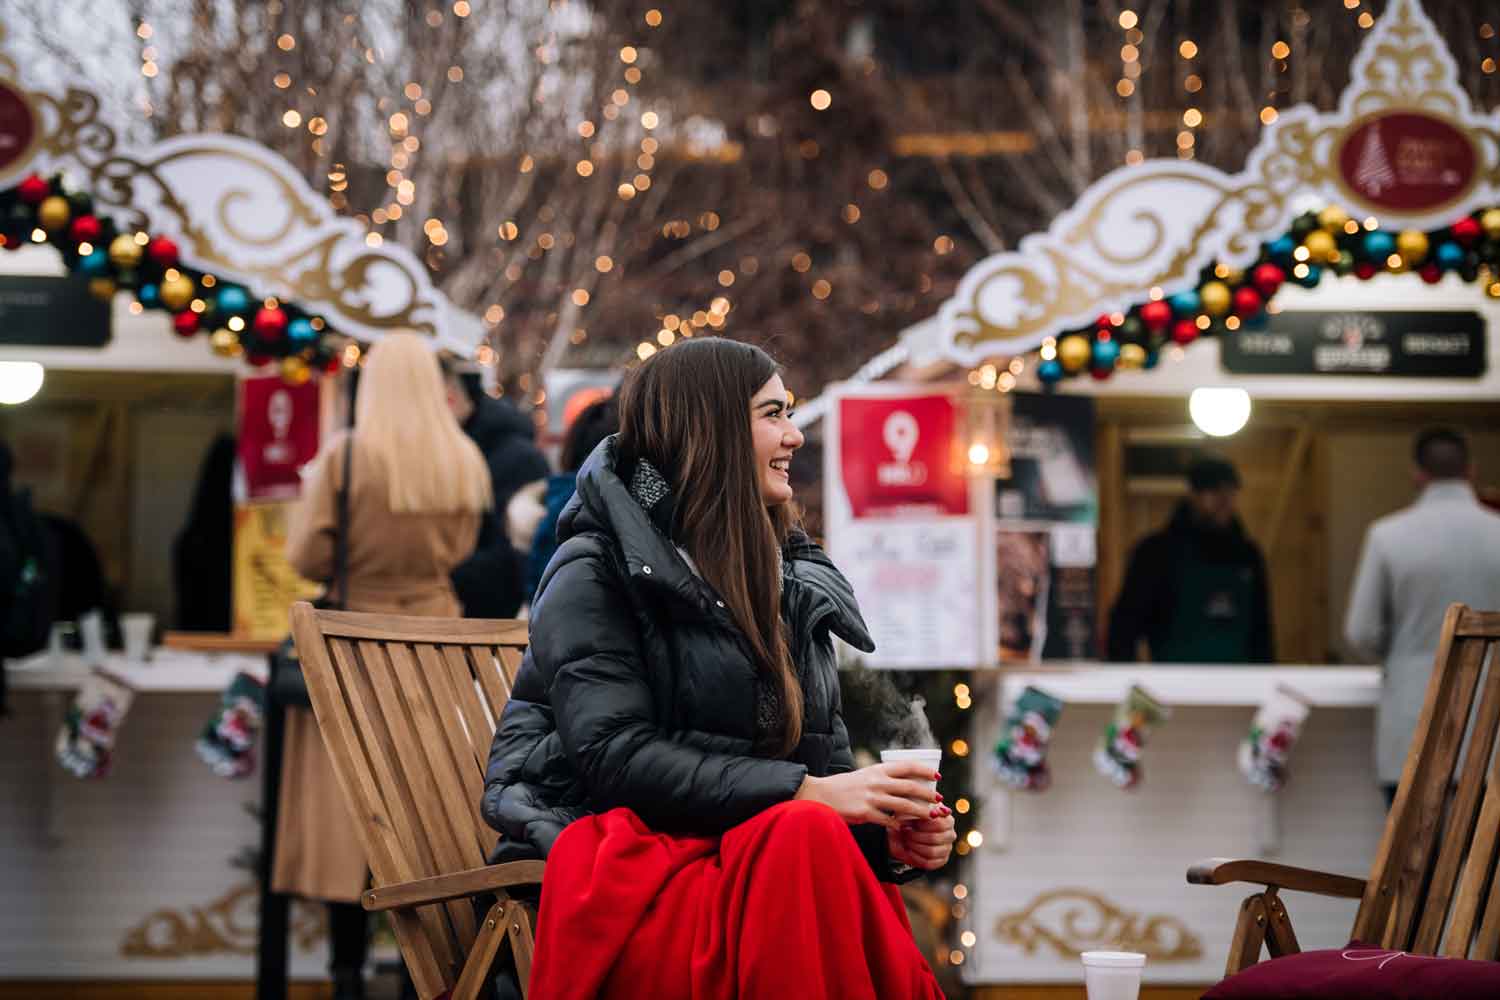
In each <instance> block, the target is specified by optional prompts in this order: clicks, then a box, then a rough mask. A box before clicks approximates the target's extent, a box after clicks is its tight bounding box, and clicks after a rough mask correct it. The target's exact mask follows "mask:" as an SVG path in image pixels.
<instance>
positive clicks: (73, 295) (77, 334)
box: [0, 274, 110, 347]
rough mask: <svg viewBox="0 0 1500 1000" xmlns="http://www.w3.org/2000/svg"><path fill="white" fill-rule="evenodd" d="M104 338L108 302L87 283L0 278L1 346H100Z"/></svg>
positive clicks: (81, 279) (83, 280) (72, 278)
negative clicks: (103, 300) (101, 298)
mask: <svg viewBox="0 0 1500 1000" xmlns="http://www.w3.org/2000/svg"><path fill="white" fill-rule="evenodd" d="M109 335H110V333H109V303H108V302H102V301H100V300H99V299H96V298H94V296H92V295H90V294H89V279H87V278H85V277H82V276H80V275H72V276H70V277H66V278H48V277H40V276H34V275H13V274H7V275H0V344H19V345H25V346H35V347H103V346H104V345H105V344H107V343H109Z"/></svg>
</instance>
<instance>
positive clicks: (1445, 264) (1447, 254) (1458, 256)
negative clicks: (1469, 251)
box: [1437, 243, 1464, 271]
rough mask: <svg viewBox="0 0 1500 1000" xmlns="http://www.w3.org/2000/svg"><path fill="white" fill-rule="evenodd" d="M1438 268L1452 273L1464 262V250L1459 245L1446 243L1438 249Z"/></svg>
mask: <svg viewBox="0 0 1500 1000" xmlns="http://www.w3.org/2000/svg"><path fill="white" fill-rule="evenodd" d="M1437 262H1438V266H1439V267H1441V268H1443V269H1444V270H1446V271H1451V270H1453V269H1454V268H1456V267H1458V265H1460V264H1462V263H1463V262H1464V248H1463V247H1461V246H1459V245H1458V244H1457V243H1444V244H1442V245H1441V246H1439V247H1438V248H1437Z"/></svg>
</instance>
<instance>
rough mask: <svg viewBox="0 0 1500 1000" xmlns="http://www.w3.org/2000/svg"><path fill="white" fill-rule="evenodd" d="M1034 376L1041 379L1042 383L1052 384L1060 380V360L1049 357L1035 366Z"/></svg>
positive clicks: (1061, 370) (1061, 367) (1061, 368)
mask: <svg viewBox="0 0 1500 1000" xmlns="http://www.w3.org/2000/svg"><path fill="white" fill-rule="evenodd" d="M1036 377H1037V378H1039V379H1041V380H1042V384H1043V385H1053V384H1055V383H1057V382H1060V381H1062V377H1063V366H1062V362H1060V361H1058V360H1057V359H1056V358H1050V359H1048V360H1046V361H1043V362H1042V363H1041V364H1039V365H1037V366H1036Z"/></svg>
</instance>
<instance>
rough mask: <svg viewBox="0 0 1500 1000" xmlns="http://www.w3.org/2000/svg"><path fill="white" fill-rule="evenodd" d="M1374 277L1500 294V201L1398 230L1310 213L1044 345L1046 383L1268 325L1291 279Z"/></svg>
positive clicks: (1145, 364)
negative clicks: (1237, 257)
mask: <svg viewBox="0 0 1500 1000" xmlns="http://www.w3.org/2000/svg"><path fill="white" fill-rule="evenodd" d="M1328 271H1332V272H1333V273H1334V274H1336V275H1338V276H1339V277H1344V276H1346V275H1350V274H1352V275H1354V276H1356V277H1358V278H1360V279H1361V280H1364V281H1368V280H1369V279H1370V278H1373V277H1374V276H1375V275H1376V274H1379V273H1380V272H1382V271H1387V272H1392V273H1400V272H1405V271H1415V272H1416V273H1417V274H1419V275H1420V276H1421V278H1422V280H1423V281H1425V282H1427V283H1428V284H1436V283H1437V282H1439V281H1441V280H1442V278H1443V275H1445V274H1447V273H1449V272H1453V273H1456V274H1457V275H1459V277H1461V278H1462V279H1463V280H1464V281H1467V282H1473V281H1477V280H1479V279H1480V278H1484V279H1485V280H1486V281H1488V282H1490V283H1489V285H1488V288H1489V292H1490V294H1492V295H1500V280H1495V279H1494V276H1495V275H1496V274H1500V208H1489V209H1484V210H1482V211H1478V212H1474V213H1473V214H1471V215H1466V216H1463V217H1462V218H1460V219H1458V220H1456V221H1455V222H1453V224H1452V225H1449V226H1445V227H1443V228H1441V229H1435V230H1430V231H1427V232H1423V231H1422V230H1418V229H1407V230H1402V231H1400V232H1398V233H1394V234H1393V233H1391V232H1390V231H1389V230H1384V229H1381V228H1380V227H1379V226H1378V224H1377V223H1376V221H1375V220H1374V219H1373V218H1372V219H1366V220H1364V221H1363V222H1359V221H1357V220H1355V219H1352V218H1350V216H1349V213H1348V212H1346V211H1344V210H1343V209H1342V208H1340V207H1338V206H1336V205H1331V206H1329V207H1327V208H1325V209H1323V210H1322V211H1321V212H1306V213H1304V214H1302V215H1301V216H1298V217H1297V219H1296V220H1295V221H1294V222H1293V223H1292V228H1291V231H1290V232H1288V233H1286V234H1285V235H1283V236H1281V237H1280V238H1278V239H1275V240H1272V241H1271V242H1269V243H1266V244H1263V245H1262V246H1261V251H1260V256H1259V258H1258V259H1257V260H1256V262H1255V263H1254V265H1252V266H1251V267H1250V268H1248V269H1245V270H1238V269H1232V268H1229V267H1226V266H1224V265H1223V264H1216V265H1213V266H1210V267H1206V268H1204V269H1203V271H1202V272H1201V273H1200V274H1199V276H1198V281H1197V283H1196V284H1195V285H1194V287H1192V288H1190V289H1185V290H1182V291H1179V292H1177V293H1175V294H1172V295H1164V294H1162V292H1161V290H1159V289H1153V290H1152V297H1151V299H1150V300H1149V301H1147V302H1144V303H1140V304H1138V305H1136V306H1134V307H1132V308H1131V309H1130V311H1129V312H1125V313H1113V314H1109V315H1104V316H1100V317H1099V318H1098V319H1097V320H1095V321H1094V322H1093V323H1092V324H1090V325H1089V326H1086V327H1083V328H1081V329H1077V330H1070V331H1068V332H1066V333H1064V334H1062V335H1061V336H1060V337H1058V338H1057V339H1056V340H1055V341H1054V340H1049V341H1047V342H1046V343H1044V344H1043V345H1042V349H1041V363H1040V364H1039V365H1038V366H1037V377H1038V378H1039V379H1040V380H1041V381H1042V383H1043V384H1045V385H1052V384H1055V383H1057V382H1059V381H1061V380H1062V379H1064V378H1068V377H1071V376H1076V375H1080V374H1082V373H1083V372H1085V371H1087V372H1088V373H1089V374H1090V375H1092V376H1093V377H1094V378H1096V379H1107V378H1109V377H1110V376H1111V375H1112V374H1114V372H1115V371H1116V370H1117V369H1133V368H1153V367H1155V366H1156V363H1157V361H1158V360H1159V358H1160V352H1161V349H1162V347H1163V346H1165V345H1166V344H1167V343H1168V342H1171V343H1175V344H1178V345H1181V346H1186V345H1188V344H1191V343H1192V342H1193V341H1195V340H1197V339H1198V338H1199V337H1202V336H1224V335H1226V334H1229V333H1233V332H1234V331H1236V330H1240V329H1244V328H1251V329H1253V328H1254V327H1256V326H1257V325H1261V324H1264V322H1265V312H1266V306H1267V304H1268V303H1269V302H1270V301H1271V299H1272V298H1274V297H1275V295H1276V293H1277V292H1278V291H1279V290H1280V289H1281V286H1282V285H1283V284H1285V283H1286V282H1288V281H1291V282H1294V283H1296V284H1299V285H1301V286H1302V287H1304V288H1313V287H1315V286H1316V285H1317V284H1318V282H1319V281H1321V280H1322V278H1323V275H1324V273H1325V272H1328Z"/></svg>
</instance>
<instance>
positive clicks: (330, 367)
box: [323, 354, 342, 375]
mask: <svg viewBox="0 0 1500 1000" xmlns="http://www.w3.org/2000/svg"><path fill="white" fill-rule="evenodd" d="M341 364H342V362H340V360H339V356H338V355H337V354H335V355H334V356H333V357H331V358H329V359H328V361H327V362H326V363H325V364H324V365H323V370H324V371H325V372H327V373H328V374H329V375H337V374H338V370H339V366H340V365H341Z"/></svg>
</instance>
